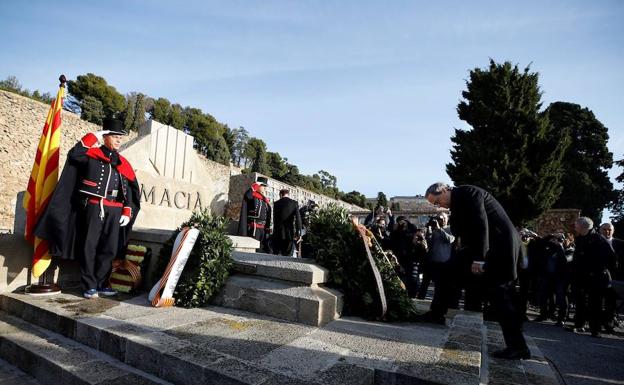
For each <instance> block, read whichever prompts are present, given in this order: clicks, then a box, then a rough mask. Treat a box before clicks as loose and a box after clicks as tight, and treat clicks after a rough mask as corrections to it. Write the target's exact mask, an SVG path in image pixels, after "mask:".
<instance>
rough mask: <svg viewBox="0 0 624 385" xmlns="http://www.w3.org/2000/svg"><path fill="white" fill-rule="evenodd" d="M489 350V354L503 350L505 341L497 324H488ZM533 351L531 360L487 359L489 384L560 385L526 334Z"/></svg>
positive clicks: (533, 342)
mask: <svg viewBox="0 0 624 385" xmlns="http://www.w3.org/2000/svg"><path fill="white" fill-rule="evenodd" d="M485 325H486V327H487V349H488V351H489V352H492V351H495V350H498V349H503V348H504V347H505V341H504V339H503V333H502V331H501V328H500V326H499V325H498V324H497V323H495V322H486V323H485ZM524 338H525V339H526V342H527V345H528V347H529V349H530V350H531V359H528V360H519V361H507V360H501V359H495V358H490V357H485V358H484V359H485V360H486V361H487V367H488V377H489V378H488V380H489V381H488V383H491V384H499V383H513V384H515V385H559V383H560V382H559V379H558V378H557V375H556V374H555V372H554V371H553V369H552V368H551V367H550V364H549V363H548V361H547V360H546V358H544V355H543V354H542V352H541V351H540V349H539V348H538V347H537V345H536V344H535V341H533V338H531V337H529V336H527V335H526V334H525V336H524Z"/></svg>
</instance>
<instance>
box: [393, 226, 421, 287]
mask: <svg viewBox="0 0 624 385" xmlns="http://www.w3.org/2000/svg"><path fill="white" fill-rule="evenodd" d="M417 230H418V229H417V228H416V226H414V224H413V223H411V222H410V221H409V220H408V219H407V218H406V217H404V216H399V217H398V218H397V220H396V223H395V224H394V226H393V227H392V229H391V232H390V249H391V250H392V253H393V254H394V255H395V256H396V257H397V260H398V261H399V264H400V265H401V274H400V277H401V280H402V281H403V283H404V284H405V288H406V290H407V294H408V295H409V297H410V298H413V297H415V296H416V293H417V291H418V260H419V254H421V253H423V251H422V250H421V249H420V248H419V247H418V245H417V244H416V243H415V242H414V241H415V237H416V231H417Z"/></svg>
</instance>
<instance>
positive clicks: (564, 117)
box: [545, 102, 615, 222]
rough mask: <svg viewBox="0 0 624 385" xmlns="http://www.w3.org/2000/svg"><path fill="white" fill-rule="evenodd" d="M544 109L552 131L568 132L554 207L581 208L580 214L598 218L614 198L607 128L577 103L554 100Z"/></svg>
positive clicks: (611, 161) (611, 156)
mask: <svg viewBox="0 0 624 385" xmlns="http://www.w3.org/2000/svg"><path fill="white" fill-rule="evenodd" d="M545 113H546V114H548V118H549V119H550V123H551V124H552V126H553V128H554V129H555V134H560V133H568V134H569V136H570V146H569V147H568V149H567V150H566V152H565V155H564V157H563V175H562V179H561V185H562V187H563V190H562V192H561V196H560V197H559V199H558V200H557V202H555V207H558V208H578V209H581V214H582V215H584V216H588V217H590V218H592V219H593V220H594V221H596V222H598V221H600V218H601V217H602V210H603V209H604V208H605V207H606V206H607V205H608V204H609V202H611V201H613V199H614V198H615V193H614V191H613V184H612V183H611V181H610V180H609V175H608V174H607V170H608V169H610V168H611V167H612V166H613V154H612V153H610V152H609V149H608V148H607V141H608V139H609V134H608V133H607V131H608V130H607V128H606V127H605V126H604V125H603V124H602V123H601V122H600V121H599V120H598V119H596V117H595V116H594V113H593V112H591V111H590V110H589V109H587V108H582V107H581V106H579V105H578V104H573V103H565V102H555V103H552V104H551V105H550V106H549V107H548V109H547V110H546V112H545Z"/></svg>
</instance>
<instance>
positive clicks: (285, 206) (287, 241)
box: [272, 189, 301, 256]
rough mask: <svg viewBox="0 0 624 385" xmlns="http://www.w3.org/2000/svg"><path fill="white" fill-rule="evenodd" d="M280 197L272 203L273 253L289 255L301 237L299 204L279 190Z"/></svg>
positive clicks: (287, 192) (286, 192) (284, 191)
mask: <svg viewBox="0 0 624 385" xmlns="http://www.w3.org/2000/svg"><path fill="white" fill-rule="evenodd" d="M279 194H280V199H279V200H278V201H277V202H275V204H274V205H273V238H272V242H273V254H278V255H286V256H291V255H292V254H293V246H294V242H295V241H299V239H300V237H301V215H300V214H299V204H297V201H296V200H293V199H290V198H289V197H288V194H289V191H288V190H286V189H284V190H280V192H279Z"/></svg>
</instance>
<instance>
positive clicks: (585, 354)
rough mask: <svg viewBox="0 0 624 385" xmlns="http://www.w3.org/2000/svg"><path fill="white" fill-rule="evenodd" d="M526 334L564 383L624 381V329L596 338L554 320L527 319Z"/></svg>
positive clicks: (605, 384)
mask: <svg viewBox="0 0 624 385" xmlns="http://www.w3.org/2000/svg"><path fill="white" fill-rule="evenodd" d="M531 318H532V317H531ZM525 333H526V334H527V335H529V336H531V337H533V339H534V341H535V343H536V344H537V346H538V347H539V348H540V350H541V351H542V353H543V354H544V356H545V357H546V358H547V359H548V360H549V361H550V363H551V366H552V367H553V368H555V371H558V372H559V373H560V375H561V376H562V378H563V382H564V384H565V385H612V384H624V329H621V328H618V329H616V334H615V335H607V334H603V336H602V338H594V337H592V336H591V335H589V334H585V335H577V334H574V333H571V332H569V331H566V330H564V329H562V328H560V327H556V326H554V324H553V323H552V322H544V323H535V322H527V323H526V324H525Z"/></svg>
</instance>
